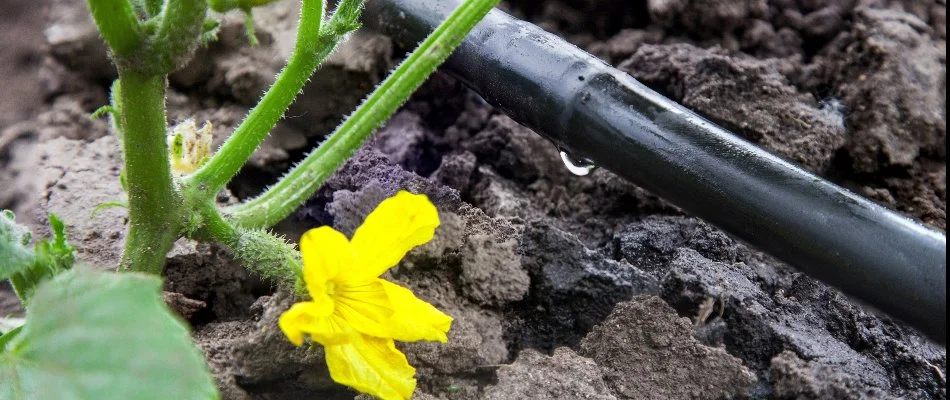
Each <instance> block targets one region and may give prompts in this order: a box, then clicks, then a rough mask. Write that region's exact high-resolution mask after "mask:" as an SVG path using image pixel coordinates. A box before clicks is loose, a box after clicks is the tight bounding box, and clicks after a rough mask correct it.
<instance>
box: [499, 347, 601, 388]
mask: <svg viewBox="0 0 950 400" xmlns="http://www.w3.org/2000/svg"><path fill="white" fill-rule="evenodd" d="M497 374H498V384H496V385H494V386H489V387H488V388H487V389H486V390H485V393H484V394H483V396H482V398H483V399H485V400H547V399H587V400H616V398H617V397H616V396H614V395H613V393H611V392H610V389H608V388H607V385H606V384H605V383H604V379H603V371H602V370H601V369H600V367H599V366H598V365H597V364H596V363H594V361H593V360H591V359H589V358H585V357H581V356H579V355H577V353H575V352H574V350H571V349H569V348H566V347H559V348H557V349H556V350H554V354H552V355H550V356H546V355H544V354H541V353H539V352H537V351H535V350H530V349H529V350H524V351H522V352H521V354H519V355H518V358H517V359H515V361H514V362H513V363H511V364H509V365H506V366H503V367H501V368H499V369H498V371H497Z"/></svg>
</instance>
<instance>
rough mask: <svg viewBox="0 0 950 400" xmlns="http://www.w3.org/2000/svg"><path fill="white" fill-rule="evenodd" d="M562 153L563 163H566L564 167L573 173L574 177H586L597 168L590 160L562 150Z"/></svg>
mask: <svg viewBox="0 0 950 400" xmlns="http://www.w3.org/2000/svg"><path fill="white" fill-rule="evenodd" d="M560 152H561V161H564V166H565V167H567V170H568V171H571V173H572V174H574V175H577V176H586V175H587V174H589V173H590V172H591V171H593V170H594V168H597V166H596V165H594V163H592V162H591V161H590V160H587V159H584V158H580V157H575V156H573V155H571V154H570V153H568V152H566V151H564V150H561V151H560Z"/></svg>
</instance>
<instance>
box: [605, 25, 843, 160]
mask: <svg viewBox="0 0 950 400" xmlns="http://www.w3.org/2000/svg"><path fill="white" fill-rule="evenodd" d="M620 68H621V69H622V70H624V71H627V72H628V73H630V74H631V75H632V76H633V77H635V78H637V79H639V80H640V81H641V82H643V83H644V84H646V85H648V86H650V87H652V88H654V89H656V90H658V91H660V92H662V93H665V94H666V95H668V96H670V97H671V98H672V99H673V100H676V101H677V102H679V103H681V104H683V105H684V106H686V107H688V108H690V109H691V110H693V111H696V112H698V113H699V114H702V115H704V116H705V117H707V118H709V119H711V120H713V121H714V122H716V123H718V124H721V125H723V126H724V127H725V128H727V129H730V130H732V131H734V132H736V133H737V134H739V135H742V136H743V137H745V138H746V139H749V140H751V141H752V142H755V143H758V144H760V145H762V146H764V147H765V148H767V149H769V150H771V151H773V152H775V153H778V154H779V155H781V156H783V157H785V158H787V159H789V160H791V161H794V162H796V163H797V164H799V165H802V166H804V167H805V168H807V169H809V170H812V171H815V172H822V171H824V170H825V169H826V168H827V167H828V166H829V165H830V164H831V161H832V157H834V155H835V152H837V151H838V149H840V148H842V147H843V146H844V144H845V140H846V136H845V130H844V124H843V119H842V118H843V117H842V116H841V115H840V114H839V112H838V111H837V110H835V109H834V108H829V107H823V106H822V105H821V104H819V103H818V101H816V100H815V99H814V97H812V96H811V95H809V94H805V93H801V92H799V91H798V89H796V88H795V86H793V85H792V84H791V83H790V82H789V81H788V79H786V77H785V76H784V75H782V74H781V73H780V71H779V70H778V69H777V66H776V64H775V63H771V62H767V61H759V60H756V59H753V58H751V57H748V56H741V55H734V56H730V55H729V54H727V53H726V52H725V51H723V50H722V49H712V50H706V49H701V48H698V47H695V46H692V45H688V44H675V45H644V46H641V47H640V49H639V50H638V51H637V52H636V54H634V55H633V57H631V58H630V59H628V60H627V61H624V62H623V63H622V64H621V65H620Z"/></svg>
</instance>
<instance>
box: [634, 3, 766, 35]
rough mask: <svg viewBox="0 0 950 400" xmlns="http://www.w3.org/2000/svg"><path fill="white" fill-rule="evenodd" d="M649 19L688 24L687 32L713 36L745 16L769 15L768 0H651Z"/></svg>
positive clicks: (680, 25) (670, 24) (672, 24)
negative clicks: (725, 0)
mask: <svg viewBox="0 0 950 400" xmlns="http://www.w3.org/2000/svg"><path fill="white" fill-rule="evenodd" d="M647 9H648V10H649V12H650V19H651V20H652V21H653V22H654V23H656V24H658V25H660V26H663V27H665V28H673V27H677V28H685V29H686V30H687V32H688V33H692V34H696V35H699V36H712V35H716V34H721V33H722V32H730V31H732V30H733V29H735V28H736V27H738V26H739V25H741V24H742V23H743V22H744V21H745V20H746V19H749V18H750V17H751V18H757V17H764V16H766V15H768V12H769V6H768V4H767V2H766V1H765V0H743V1H727V2H715V1H710V2H706V1H688V0H649V1H647Z"/></svg>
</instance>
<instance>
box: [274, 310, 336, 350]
mask: <svg viewBox="0 0 950 400" xmlns="http://www.w3.org/2000/svg"><path fill="white" fill-rule="evenodd" d="M322 311H324V310H321V309H320V307H319V306H317V305H316V304H314V303H313V302H310V301H305V302H301V303H297V304H294V305H293V306H291V307H290V309H289V310H287V311H284V313H283V314H281V315H280V319H278V320H277V326H279V327H280V330H281V331H283V332H284V335H286V336H287V339H288V340H290V342H291V343H293V344H294V345H296V346H300V345H301V344H303V334H304V333H305V332H308V331H312V330H314V327H315V326H316V325H317V324H318V323H319V320H321V319H325V318H326V315H321V314H322Z"/></svg>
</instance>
